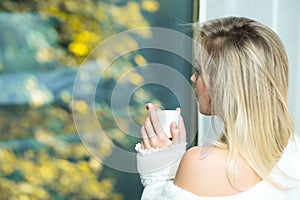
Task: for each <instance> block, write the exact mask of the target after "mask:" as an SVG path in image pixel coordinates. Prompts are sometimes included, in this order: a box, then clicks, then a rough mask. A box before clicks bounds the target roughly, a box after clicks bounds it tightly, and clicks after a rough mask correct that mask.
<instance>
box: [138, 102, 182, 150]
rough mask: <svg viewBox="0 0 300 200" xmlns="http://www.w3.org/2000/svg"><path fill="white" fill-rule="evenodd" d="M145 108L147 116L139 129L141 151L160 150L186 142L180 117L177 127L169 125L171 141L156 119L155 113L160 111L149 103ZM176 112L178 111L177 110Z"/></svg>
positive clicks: (174, 124)
mask: <svg viewBox="0 0 300 200" xmlns="http://www.w3.org/2000/svg"><path fill="white" fill-rule="evenodd" d="M146 108H147V109H148V110H149V116H148V117H147V119H146V121H145V123H144V125H143V126H142V128H141V135H142V149H149V148H155V149H160V148H164V147H166V146H168V145H170V144H179V143H182V142H184V143H185V142H186V130H185V126H184V122H183V119H182V117H181V116H180V119H179V124H178V125H177V124H176V123H175V122H172V123H171V125H170V132H171V135H172V141H171V140H170V139H169V138H168V136H167V134H166V133H165V132H164V130H163V128H162V125H161V123H160V121H159V118H158V117H157V114H156V111H158V110H160V109H159V108H157V107H155V106H154V105H153V104H151V103H148V104H147V105H146ZM176 110H180V109H179V108H177V109H176Z"/></svg>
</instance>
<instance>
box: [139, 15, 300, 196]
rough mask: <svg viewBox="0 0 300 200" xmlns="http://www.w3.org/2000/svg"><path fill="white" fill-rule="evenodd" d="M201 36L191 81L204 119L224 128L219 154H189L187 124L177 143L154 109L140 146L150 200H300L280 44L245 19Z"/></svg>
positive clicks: (299, 166)
mask: <svg viewBox="0 0 300 200" xmlns="http://www.w3.org/2000/svg"><path fill="white" fill-rule="evenodd" d="M194 32H195V40H196V42H197V43H198V44H199V45H198V46H195V52H196V53H195V60H196V61H195V64H196V72H195V73H194V74H193V76H192V77H191V81H192V82H193V83H194V84H195V93H196V96H197V100H198V103H199V111H200V112H201V113H202V114H205V115H212V116H217V117H218V118H220V119H221V120H222V122H223V124H224V126H223V129H222V131H221V134H220V136H219V139H218V141H216V142H214V143H213V146H212V147H193V148H191V149H189V150H188V151H187V152H185V148H184V146H185V144H186V142H185V128H184V123H183V120H182V118H181V120H180V122H179V124H178V126H177V125H176V124H175V123H172V125H171V127H170V129H171V133H172V136H173V139H172V141H170V140H169V139H168V137H167V136H166V135H165V133H164V132H163V131H162V130H161V128H160V123H159V121H158V120H157V116H156V113H155V111H156V109H157V108H156V107H155V106H153V105H152V104H148V105H147V109H148V110H149V117H148V118H147V119H146V122H145V124H144V125H143V127H142V128H141V134H142V144H141V145H139V146H137V151H138V152H139V153H138V158H137V160H138V169H139V172H140V176H141V180H142V183H143V185H144V186H145V189H144V192H143V196H142V199H199V200H200V199H207V198H208V199H300V182H299V180H300V139H299V137H298V136H296V135H295V134H294V125H293V121H292V118H291V116H290V113H289V111H288V106H287V95H288V73H289V69H288V61H287V55H286V53H285V50H284V46H283V44H282V43H281V41H280V39H279V38H278V36H277V35H276V34H275V33H274V32H273V31H272V30H271V29H269V28H268V27H266V26H264V25H262V24H260V23H258V22H256V21H254V20H251V19H247V18H238V17H229V18H223V19H215V20H211V21H208V22H206V23H204V24H202V25H198V24H196V25H195V26H194ZM203 152H206V153H205V154H203ZM201 155H205V156H201ZM166 158H168V159H166ZM171 158H172V159H171ZM165 160H167V161H165ZM179 162H180V164H179ZM158 163H162V164H158Z"/></svg>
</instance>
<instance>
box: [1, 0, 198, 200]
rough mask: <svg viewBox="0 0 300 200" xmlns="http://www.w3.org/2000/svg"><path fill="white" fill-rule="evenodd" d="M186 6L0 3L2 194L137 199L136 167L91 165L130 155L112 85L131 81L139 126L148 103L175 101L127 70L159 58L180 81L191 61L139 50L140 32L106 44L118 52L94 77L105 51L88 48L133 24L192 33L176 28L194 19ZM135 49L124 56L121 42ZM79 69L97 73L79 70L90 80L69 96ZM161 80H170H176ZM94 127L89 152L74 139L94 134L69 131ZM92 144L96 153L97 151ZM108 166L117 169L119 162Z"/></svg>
mask: <svg viewBox="0 0 300 200" xmlns="http://www.w3.org/2000/svg"><path fill="white" fill-rule="evenodd" d="M193 4H194V0H187V1H184V2H183V1H181V0H67V1H65V0H52V1H41V0H27V1H19V0H3V1H1V4H0V26H1V34H0V47H1V48H0V89H1V95H0V122H1V126H0V163H1V164H0V197H1V199H139V198H140V195H141V192H142V186H141V184H140V180H139V177H138V175H137V174H136V173H131V172H126V171H125V170H123V171H122V170H118V169H116V168H114V167H111V166H107V165H106V164H105V161H104V162H100V161H99V159H100V160H101V159H105V158H106V156H107V157H108V156H109V155H111V154H112V152H113V151H114V150H115V149H117V148H119V149H122V150H124V151H126V152H132V153H133V154H134V145H135V144H136V143H137V142H139V141H140V138H139V137H138V136H137V135H138V134H139V133H132V134H128V133H129V132H130V130H133V129H131V128H132V127H131V124H132V123H128V120H127V119H126V117H127V116H125V117H124V116H119V115H117V114H118V113H117V114H116V113H113V112H112V105H111V104H112V97H113V95H114V93H113V91H114V89H115V88H116V85H117V83H119V82H120V80H121V79H122V77H124V76H125V79H124V80H125V82H126V81H127V83H128V84H129V85H130V86H134V88H135V89H134V90H133V92H132V94H131V95H130V98H129V100H128V101H129V102H128V104H127V106H128V107H127V110H128V112H129V116H130V117H131V119H132V121H133V122H134V123H133V124H136V125H141V124H142V123H143V121H144V119H145V117H146V116H147V112H146V110H145V109H144V104H145V103H147V102H149V101H152V102H154V103H156V104H159V105H161V106H162V107H164V108H166V109H174V108H176V107H177V106H180V105H181V102H180V101H179V100H178V99H177V96H176V94H174V91H172V90H170V89H169V88H168V87H167V86H163V85H159V84H156V83H149V84H144V85H143V82H144V76H143V74H142V73H139V71H134V69H135V67H136V66H141V65H143V64H147V63H160V64H163V65H167V66H170V67H171V68H172V69H174V70H176V71H177V72H179V73H180V74H181V75H182V76H183V77H184V78H185V79H186V80H187V81H188V79H189V75H190V72H191V66H190V63H189V62H187V61H186V60H185V59H182V58H180V57H179V56H176V55H174V54H172V53H170V52H166V51H163V50H154V49H143V50H139V49H138V46H139V42H138V41H139V38H147V37H146V36H145V35H143V34H146V35H147V32H143V33H139V32H135V33H136V34H131V35H130V34H129V35H127V37H123V38H122V40H119V41H118V43H116V44H114V47H118V48H114V50H115V51H116V52H117V53H118V52H119V53H120V52H121V53H122V54H121V55H120V56H119V57H118V58H117V59H115V60H112V62H111V63H109V67H107V68H105V70H103V74H101V76H96V75H97V73H99V71H97V69H95V68H93V67H94V66H99V63H101V62H104V63H105V62H106V61H107V58H109V57H110V56H111V52H110V51H104V53H103V54H97V51H94V49H95V48H96V47H97V45H98V46H99V44H100V46H101V44H102V43H103V42H104V41H106V40H107V39H109V38H111V37H112V36H114V35H115V34H118V33H121V32H122V31H126V30H131V29H134V28H141V27H150V26H156V27H164V28H168V29H172V30H176V31H179V32H181V33H183V34H186V35H189V34H190V32H191V31H190V30H188V28H186V27H185V26H184V24H186V23H190V22H192V21H193ZM148 34H151V32H148ZM175 42H176V41H175ZM135 46H136V47H137V49H136V50H135V51H131V52H126V53H123V51H124V47H135ZM182 48H183V49H186V51H190V48H191V47H190V46H188V45H186V44H182ZM107 49H108V50H109V49H110V48H107ZM114 53H115V52H114ZM95 63H97V64H95ZM93 64H95V65H93ZM89 65H91V66H89ZM84 67H86V69H88V70H92V72H91V71H89V73H91V74H92V73H93V70H94V71H95V76H91V74H87V75H88V78H87V80H88V83H91V84H92V86H91V87H89V85H84V87H80V86H82V85H77V87H76V91H77V94H79V96H76V97H75V99H73V100H74V101H72V97H74V92H73V88H74V87H73V86H74V83H75V82H76V80H78V79H80V78H81V77H78V72H79V71H80V69H82V68H84ZM132 70H133V71H132ZM128 72H131V73H128ZM126 74H128V76H126ZM151 76H154V77H155V76H157V74H152V75H151ZM161 76H164V77H165V78H167V79H169V80H170V81H171V82H172V85H175V86H176V80H175V78H174V77H172V76H170V77H168V76H166V75H165V74H164V75H161ZM93 84H94V85H93ZM121 86H123V84H121ZM178 87H179V88H180V86H178ZM90 89H94V91H90ZM121 89H122V88H121ZM127 89H128V88H125V89H124V90H123V91H124V92H125V93H126V91H127ZM182 90H184V88H182ZM182 92H185V94H186V95H185V96H186V101H185V102H183V104H186V105H188V106H189V107H188V109H186V110H185V111H184V113H183V114H184V115H185V117H186V118H185V119H186V123H187V129H188V131H193V130H194V127H193V126H192V125H193V124H195V122H193V120H192V119H194V118H195V117H194V116H193V117H191V116H192V114H191V113H192V108H193V104H191V100H190V97H191V94H190V93H189V92H187V91H182ZM89 95H92V96H89ZM85 97H91V98H92V100H93V103H92V104H91V103H90V102H89V101H85V100H84V98H85ZM118 97H120V96H118ZM121 97H122V96H121ZM119 100H120V101H122V98H120V99H119ZM72 102H73V103H72ZM116 102H119V101H116ZM115 109H116V110H117V109H118V107H117V106H116V107H115ZM91 110H92V111H93V113H94V114H95V118H96V119H97V126H96V127H95V126H94V124H93V122H92V120H90V119H89V118H84V117H85V116H86V115H85V114H86V113H87V112H88V111H91ZM117 111H118V110H117ZM74 112H77V113H80V116H81V117H82V118H80V119H81V120H87V121H88V120H90V121H88V122H87V121H84V122H85V124H84V125H85V126H84V128H83V129H80V127H78V124H80V121H76V120H75V122H74V116H73V114H74ZM114 115H117V117H118V119H119V120H118V121H116V116H114ZM75 118H76V117H75ZM76 119H77V120H78V118H76ZM80 119H79V120H80ZM99 126H101V128H102V131H104V132H106V133H107V134H106V136H107V137H103V138H100V140H99V141H97V142H98V143H97V145H96V146H95V147H97V149H92V150H91V149H89V148H88V146H87V145H85V144H84V142H82V139H83V138H84V137H86V136H93V138H92V140H94V135H81V137H80V134H79V135H78V134H77V132H78V130H79V131H80V130H81V131H83V132H85V131H86V132H89V131H90V130H99ZM94 134H95V135H97V134H98V133H97V132H94ZM95 137H96V136H95ZM96 138H97V137H96ZM98 139H99V138H98ZM192 139H193V136H190V140H192ZM95 140H96V139H95ZM93 150H95V152H96V154H97V153H100V154H101V155H102V156H103V157H101V158H99V157H97V156H96V155H95V153H93ZM124 159H126V158H124ZM101 161H103V160H101ZM130 161H131V160H130ZM133 161H134V160H133ZM114 162H115V163H116V164H117V165H119V166H122V165H123V163H122V160H119V161H118V160H116V161H114Z"/></svg>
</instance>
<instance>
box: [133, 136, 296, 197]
mask: <svg viewBox="0 0 300 200" xmlns="http://www.w3.org/2000/svg"><path fill="white" fill-rule="evenodd" d="M136 150H137V151H138V155H137V167H138V170H139V173H140V178H141V182H142V184H143V185H144V187H145V188H144V191H143V194H142V197H141V199H142V200H166V199H168V200H169V199H171V200H184V199H187V200H206V199H207V200H250V199H251V200H300V138H299V137H297V136H296V137H295V138H294V139H290V141H289V144H288V146H287V147H286V148H285V150H284V153H283V155H282V157H281V159H280V161H279V162H278V164H277V167H275V168H274V169H273V171H272V172H271V174H272V176H273V177H274V178H276V179H277V180H278V181H279V183H281V184H282V185H284V186H287V187H291V188H292V189H290V190H287V191H283V190H280V189H278V188H276V187H274V186H273V185H271V184H270V183H268V182H267V181H264V180H262V181H260V182H259V183H258V184H256V185H254V186H253V187H252V188H251V189H249V190H247V191H244V192H241V193H238V194H236V195H229V196H218V197H204V196H198V195H195V194H193V193H191V192H189V191H186V190H184V189H181V188H179V187H177V186H176V185H174V184H173V179H174V178H175V173H176V171H177V168H178V165H179V163H180V160H181V158H182V156H183V154H184V153H185V144H179V145H173V146H171V147H167V148H164V149H149V150H142V149H141V148H140V145H139V144H138V145H137V146H136ZM278 169H279V170H281V171H283V172H284V173H285V174H286V175H288V176H287V177H289V178H287V177H282V173H278ZM291 178H292V179H291Z"/></svg>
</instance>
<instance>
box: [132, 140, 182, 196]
mask: <svg viewBox="0 0 300 200" xmlns="http://www.w3.org/2000/svg"><path fill="white" fill-rule="evenodd" d="M136 150H137V152H138V154H137V169H138V172H139V175H140V178H141V182H142V184H143V186H144V191H143V195H142V198H141V199H143V200H150V199H162V198H160V197H161V195H162V191H163V189H164V186H165V185H166V184H167V183H168V182H172V181H173V180H174V178H175V175H176V172H177V168H178V166H179V163H180V161H181V158H182V156H183V154H184V153H185V151H186V143H181V144H176V145H171V146H168V147H165V148H163V149H153V148H152V149H147V150H142V149H141V145H140V144H137V145H136Z"/></svg>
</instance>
